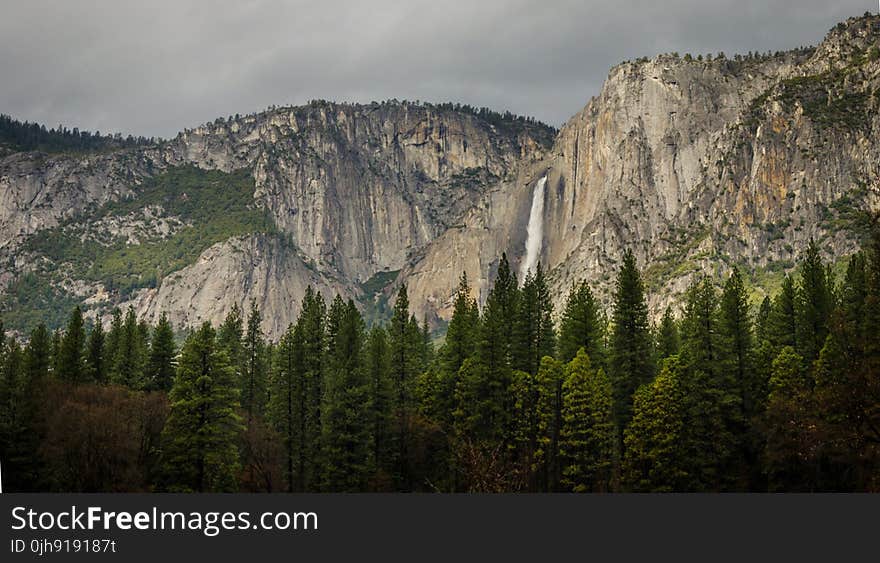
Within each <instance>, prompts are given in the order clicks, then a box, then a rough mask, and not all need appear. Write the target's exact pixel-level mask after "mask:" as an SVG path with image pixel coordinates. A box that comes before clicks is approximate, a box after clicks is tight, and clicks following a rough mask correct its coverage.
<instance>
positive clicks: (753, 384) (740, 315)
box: [719, 268, 763, 418]
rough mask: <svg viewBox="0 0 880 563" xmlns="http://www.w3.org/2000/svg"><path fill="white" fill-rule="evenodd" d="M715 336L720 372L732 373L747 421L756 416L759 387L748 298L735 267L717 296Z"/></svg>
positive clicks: (760, 389) (760, 387) (759, 394)
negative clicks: (717, 339) (716, 335)
mask: <svg viewBox="0 0 880 563" xmlns="http://www.w3.org/2000/svg"><path fill="white" fill-rule="evenodd" d="M719 336H720V338H719V343H720V345H721V357H722V366H723V369H724V370H725V371H726V372H728V373H733V374H734V376H735V386H736V388H737V389H739V391H740V403H741V405H742V409H743V414H744V415H745V416H746V417H748V418H751V417H752V416H754V415H755V414H757V405H758V404H759V403H760V397H761V396H762V394H763V386H762V385H761V383H760V382H759V381H757V380H756V378H755V372H754V369H753V363H752V362H753V359H754V337H753V332H752V321H751V317H750V314H749V302H748V295H747V294H746V289H745V286H744V284H743V280H742V277H741V276H740V274H739V270H738V269H737V268H734V269H733V272H732V273H731V275H730V277H729V278H728V279H727V282H726V283H725V284H724V291H723V292H722V294H721V307H720V316H719Z"/></svg>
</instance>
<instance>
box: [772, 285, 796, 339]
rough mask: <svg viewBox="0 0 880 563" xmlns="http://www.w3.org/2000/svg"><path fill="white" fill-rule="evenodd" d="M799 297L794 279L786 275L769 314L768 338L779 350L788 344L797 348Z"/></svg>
mask: <svg viewBox="0 0 880 563" xmlns="http://www.w3.org/2000/svg"><path fill="white" fill-rule="evenodd" d="M797 324H798V313H797V297H796V292H795V286H794V279H792V277H791V276H785V278H784V279H783V280H782V288H781V290H780V292H779V294H778V295H776V297H774V298H773V306H772V308H771V309H770V313H769V315H768V316H767V338H768V339H769V341H770V343H771V344H772V345H773V347H774V349H775V350H776V351H777V353H778V351H779V350H781V349H782V348H784V347H786V346H791V347H792V348H797V334H798V328H797Z"/></svg>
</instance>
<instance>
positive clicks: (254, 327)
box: [239, 300, 267, 425]
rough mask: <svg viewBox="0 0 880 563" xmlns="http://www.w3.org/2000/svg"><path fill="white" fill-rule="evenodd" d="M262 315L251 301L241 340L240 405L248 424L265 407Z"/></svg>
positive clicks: (265, 379) (259, 414)
mask: <svg viewBox="0 0 880 563" xmlns="http://www.w3.org/2000/svg"><path fill="white" fill-rule="evenodd" d="M262 322H263V316H262V314H260V309H259V307H257V303H256V301H255V300H254V301H252V302H251V312H250V315H248V321H247V331H246V332H245V336H244V340H243V341H242V357H241V362H242V366H241V370H240V373H241V380H240V382H239V388H240V389H241V407H242V409H244V412H245V414H246V416H247V419H246V420H247V424H248V425H250V424H251V422H252V421H253V419H254V417H255V416H261V415H262V414H263V412H264V411H265V407H266V398H267V395H266V381H267V373H266V343H265V341H264V340H263V331H262V328H261V327H260V325H261V324H262Z"/></svg>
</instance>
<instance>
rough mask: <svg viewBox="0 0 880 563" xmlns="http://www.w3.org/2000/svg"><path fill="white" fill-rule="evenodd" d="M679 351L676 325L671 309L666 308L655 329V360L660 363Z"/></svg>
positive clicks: (679, 340) (679, 342)
mask: <svg viewBox="0 0 880 563" xmlns="http://www.w3.org/2000/svg"><path fill="white" fill-rule="evenodd" d="M680 349H681V339H680V338H679V334H678V323H676V321H675V316H674V315H673V314H672V308H671V307H666V311H665V312H664V313H663V318H662V319H661V320H660V327H659V328H658V329H657V359H658V360H660V361H661V362H662V361H663V360H665V359H666V358H669V357H671V356H675V355H677V354H678V353H679V351H680Z"/></svg>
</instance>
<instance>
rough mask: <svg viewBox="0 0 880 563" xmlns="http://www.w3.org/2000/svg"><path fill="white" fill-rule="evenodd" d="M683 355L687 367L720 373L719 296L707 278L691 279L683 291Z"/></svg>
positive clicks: (710, 374) (711, 375)
mask: <svg viewBox="0 0 880 563" xmlns="http://www.w3.org/2000/svg"><path fill="white" fill-rule="evenodd" d="M685 301H686V305H685V312H684V317H683V319H682V356H683V357H684V358H685V359H686V361H687V365H688V366H689V368H690V369H694V370H699V371H702V372H703V373H705V374H707V375H709V376H710V377H712V378H714V377H716V376H720V374H721V369H720V366H719V364H718V362H719V357H720V344H719V321H718V296H717V294H716V292H715V288H714V287H713V286H712V283H711V281H709V279H708V278H702V279H700V280H698V281H696V282H694V283H693V284H692V285H691V286H690V287H689V288H688V290H687V294H686V295H685Z"/></svg>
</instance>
